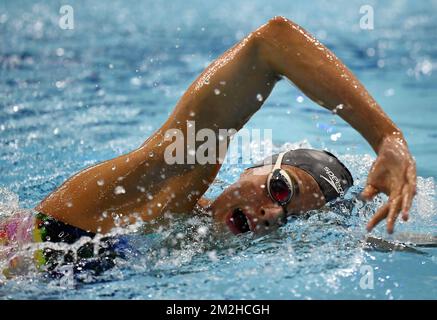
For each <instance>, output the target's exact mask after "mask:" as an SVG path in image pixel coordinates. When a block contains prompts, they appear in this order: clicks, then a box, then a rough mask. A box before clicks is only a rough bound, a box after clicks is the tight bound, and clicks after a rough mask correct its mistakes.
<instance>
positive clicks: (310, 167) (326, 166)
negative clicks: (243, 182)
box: [251, 149, 354, 202]
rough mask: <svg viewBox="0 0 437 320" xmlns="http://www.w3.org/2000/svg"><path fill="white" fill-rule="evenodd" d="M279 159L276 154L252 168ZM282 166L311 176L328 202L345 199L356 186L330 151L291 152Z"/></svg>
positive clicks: (346, 170) (297, 150) (284, 158)
mask: <svg viewBox="0 0 437 320" xmlns="http://www.w3.org/2000/svg"><path fill="white" fill-rule="evenodd" d="M277 158H278V154H275V155H273V156H271V157H268V158H266V159H265V160H264V161H263V162H262V163H258V164H255V165H254V166H252V167H251V168H255V167H262V166H264V165H271V164H274V163H275V162H276V159H277ZM282 164H288V165H290V166H294V167H297V168H299V169H302V170H304V171H306V172H307V173H308V174H310V175H311V176H312V177H313V178H314V179H315V180H316V181H317V183H318V184H319V187H320V189H321V190H322V193H323V195H324V196H325V200H326V202H329V201H331V200H334V199H336V198H338V197H341V198H343V197H344V195H345V193H346V191H347V190H348V189H349V188H350V187H351V186H352V185H353V184H354V180H353V178H352V174H351V173H350V171H349V170H348V169H347V168H346V166H345V165H344V164H343V163H341V162H340V160H338V158H337V157H336V156H334V155H333V154H332V153H330V152H328V151H324V150H323V151H320V150H314V149H296V150H290V151H288V152H286V153H285V154H284V157H283V158H282Z"/></svg>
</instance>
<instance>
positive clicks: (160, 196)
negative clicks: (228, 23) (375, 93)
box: [0, 17, 416, 244]
mask: <svg viewBox="0 0 437 320" xmlns="http://www.w3.org/2000/svg"><path fill="white" fill-rule="evenodd" d="M282 78H287V79H288V80H290V81H291V82H292V83H294V84H295V85H296V86H297V87H298V88H299V89H300V90H302V92H303V93H304V94H305V95H307V96H308V97H309V98H311V99H312V100H313V101H315V102H316V103H318V104H319V105H320V106H322V107H324V108H326V109H328V110H331V111H334V110H335V111H336V113H337V115H339V116H340V117H341V118H343V119H344V120H345V121H346V122H348V123H349V124H350V125H351V126H352V127H353V128H354V129H356V130H357V131H358V132H359V133H360V134H361V135H362V136H363V137H364V138H365V139H366V140H367V142H368V143H369V144H370V145H371V147H372V148H373V150H374V151H375V152H376V154H377V158H376V160H375V162H374V163H373V165H372V168H371V170H370V172H369V175H368V179H367V182H366V186H365V188H364V190H363V191H362V193H361V195H360V198H361V199H362V200H366V201H369V200H371V199H372V198H374V197H375V196H376V195H377V194H379V193H384V194H386V195H388V197H389V199H388V202H387V203H385V204H383V205H382V206H381V207H380V208H379V209H378V210H377V212H376V213H375V214H374V215H373V217H372V218H371V219H370V221H369V222H368V224H367V230H368V231H371V230H372V229H373V228H374V227H375V226H376V225H377V224H378V223H380V222H381V221H383V220H384V219H386V220H387V232H388V233H393V230H394V225H395V222H396V220H397V219H398V216H399V215H401V216H402V219H403V220H405V221H407V220H408V215H409V210H410V207H411V203H412V201H413V197H414V195H415V193H416V167H415V162H414V160H413V158H412V156H411V154H410V151H409V149H408V146H407V142H406V141H405V138H404V136H403V134H402V132H401V130H400V129H399V128H398V127H397V126H396V125H395V124H394V123H393V121H392V120H391V119H390V118H389V117H388V116H387V115H386V114H385V113H384V111H383V110H382V109H381V107H380V106H379V105H378V103H377V102H376V101H375V100H374V99H373V98H372V96H371V95H370V94H369V92H367V90H366V89H365V88H364V86H363V85H362V84H361V83H360V82H359V80H358V79H357V78H356V77H355V76H354V75H353V74H352V72H351V71H350V70H349V69H348V68H347V67H346V66H345V65H344V64H343V63H342V62H341V61H340V60H339V59H338V58H337V57H336V56H335V55H334V54H333V53H332V52H331V51H330V50H329V49H327V48H326V47H325V46H324V45H323V44H321V43H320V42H319V41H317V40H316V39H315V38H314V37H313V36H312V35H310V34H309V33H308V32H307V31H305V30H304V29H303V28H302V27H300V26H298V25H297V24H295V23H293V22H292V21H290V20H288V19H286V18H283V17H274V18H273V19H271V20H270V21H268V22H267V23H266V24H264V25H262V26H261V27H259V28H258V29H257V30H255V31H253V32H252V33H250V34H249V35H248V36H247V37H245V38H244V39H243V40H241V41H240V42H239V43H237V44H236V45H235V46H233V47H232V48H230V49H229V50H228V51H226V52H225V53H224V54H223V55H222V56H220V57H219V58H218V59H217V60H215V61H214V62H212V63H211V64H210V65H209V66H208V67H207V68H206V69H205V70H204V71H203V72H202V74H200V75H199V77H198V78H197V79H196V80H195V81H194V82H193V83H192V84H191V86H190V87H189V88H188V89H187V91H186V92H185V93H184V94H183V96H182V97H181V99H180V100H179V101H178V103H177V105H176V107H175V109H174V110H173V112H172V113H171V115H170V116H169V117H168V119H167V121H166V122H165V123H164V124H163V125H162V126H161V127H160V128H159V129H158V130H156V132H155V133H153V134H152V136H150V137H149V138H148V139H147V140H146V141H145V142H144V143H143V144H142V145H141V146H140V147H139V148H137V149H135V150H133V151H132V152H129V153H127V154H124V155H121V156H119V157H117V158H115V159H111V160H107V161H104V162H102V163H99V164H96V165H94V166H91V167H89V168H86V169H84V170H82V171H80V172H79V173H77V174H75V175H74V176H72V177H70V178H69V179H68V180H67V181H65V182H64V183H63V184H62V185H61V186H59V187H58V188H57V189H56V190H55V191H53V192H52V193H50V194H49V195H48V196H47V197H46V198H45V199H44V200H43V201H42V202H41V203H39V204H38V205H37V206H36V207H35V211H36V212H38V215H37V216H36V217H34V218H32V219H31V220H29V221H27V220H26V225H27V226H28V227H27V228H25V227H23V226H19V223H17V219H15V220H14V219H12V220H13V221H15V222H13V223H12V224H8V223H3V226H0V239H3V240H0V243H2V242H3V243H6V244H7V243H8V242H11V241H13V239H15V240H16V239H17V233H19V232H21V233H26V232H25V231H26V230H27V231H29V230H30V229H32V234H33V235H32V236H31V237H33V240H34V241H49V242H67V243H73V242H74V241H76V240H77V239H79V238H80V237H83V236H88V237H91V238H92V237H94V236H95V235H96V234H106V233H108V232H110V231H111V229H113V228H114V227H120V226H121V227H125V226H128V225H130V224H133V223H135V222H137V221H138V220H141V221H146V222H147V221H151V220H154V219H157V218H159V217H161V216H163V215H164V214H165V213H167V212H170V213H172V214H179V213H187V212H195V211H196V210H195V208H196V207H203V208H205V209H206V210H208V211H209V212H210V213H211V214H212V216H213V218H214V220H215V221H216V223H217V225H219V226H222V228H223V229H224V230H228V231H231V232H232V233H233V234H239V233H245V232H253V233H255V234H258V233H264V232H266V231H268V230H271V229H273V228H274V227H275V226H277V225H280V224H281V223H282V222H283V221H284V220H285V219H286V217H287V216H290V215H300V214H303V213H305V212H306V211H308V210H312V209H318V208H321V207H323V206H324V205H325V204H327V203H328V202H330V201H333V200H335V199H337V198H340V197H342V196H343V195H344V194H345V193H346V192H347V190H348V189H349V188H350V187H351V186H352V184H353V178H352V175H351V173H350V172H349V170H348V169H347V168H346V167H345V166H344V165H343V164H342V163H341V162H340V161H339V160H338V159H337V158H336V157H335V156H334V155H333V154H331V153H328V152H326V151H318V150H311V149H297V150H288V151H287V152H283V153H280V154H278V155H275V156H273V157H271V161H265V162H263V163H262V164H257V165H255V166H253V167H251V168H248V169H246V170H245V171H244V172H243V173H242V175H241V177H240V179H239V180H238V181H236V182H235V183H234V184H232V185H231V186H229V187H228V188H227V189H225V190H224V192H223V193H222V194H221V195H220V196H219V197H218V198H217V199H215V201H209V200H207V199H205V198H203V197H202V196H203V194H204V193H205V192H206V191H207V189H208V188H209V187H210V185H211V184H212V183H213V182H214V179H215V177H216V175H217V173H218V171H219V169H220V167H221V161H219V160H218V161H216V163H213V164H209V163H207V164H200V163H197V162H195V163H189V161H187V160H188V156H189V155H188V154H185V155H184V159H185V160H186V161H184V163H183V164H168V163H167V162H166V159H165V157H166V149H167V148H168V147H169V145H170V144H172V143H173V141H171V139H166V133H168V132H171V131H172V130H180V132H182V133H183V134H184V135H185V140H184V141H187V140H188V139H187V136H186V135H187V126H188V122H187V121H195V126H196V129H197V130H200V129H204V128H208V129H211V130H213V131H214V132H215V133H216V135H215V136H216V137H219V130H220V129H226V130H229V129H235V130H239V129H241V128H242V127H243V126H244V125H245V124H246V123H247V121H249V119H250V118H251V117H252V116H253V115H254V114H255V113H256V112H257V111H258V110H259V109H260V108H261V106H262V105H263V103H264V102H265V100H266V99H267V98H268V96H269V94H270V92H271V91H272V89H273V87H274V86H275V84H276V83H277V82H278V81H279V80H280V79H282ZM224 140H226V141H223V139H222V140H221V139H219V138H217V140H216V148H217V150H218V149H219V148H221V147H223V145H225V146H227V142H229V137H227V139H224ZM185 143H186V142H185ZM114 217H116V219H114ZM23 228H24V229H25V231H23ZM20 230H21V231H20ZM11 239H12V240H11Z"/></svg>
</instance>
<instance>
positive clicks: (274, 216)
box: [211, 149, 353, 234]
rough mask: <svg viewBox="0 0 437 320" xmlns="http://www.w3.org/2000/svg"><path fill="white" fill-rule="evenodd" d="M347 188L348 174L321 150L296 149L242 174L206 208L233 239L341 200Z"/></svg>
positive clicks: (334, 158)
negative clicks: (237, 235) (290, 216)
mask: <svg viewBox="0 0 437 320" xmlns="http://www.w3.org/2000/svg"><path fill="white" fill-rule="evenodd" d="M352 185H353V178H352V175H351V173H350V172H349V170H348V169H347V168H346V167H345V166H344V164H343V163H341V162H340V160H338V159H337V157H335V156H334V155H333V154H331V153H329V152H327V151H319V150H313V149H297V150H290V151H288V152H284V153H280V154H277V155H274V156H272V157H269V158H268V159H266V160H264V161H263V162H262V163H260V164H256V165H254V166H252V167H250V168H248V169H246V170H245V171H244V172H243V173H242V174H241V176H240V179H239V180H238V181H237V182H235V183H234V184H232V185H231V186H229V187H228V188H227V189H226V190H224V192H223V193H222V194H221V195H220V196H219V197H218V198H217V199H216V200H215V201H214V202H213V203H212V205H211V210H212V212H213V215H214V217H215V219H216V221H219V222H220V223H222V224H224V225H226V226H227V228H228V229H230V231H231V232H233V233H234V234H239V233H245V232H249V231H252V232H254V233H265V232H266V231H268V230H271V229H274V228H275V227H277V226H279V225H281V224H283V223H284V222H285V220H286V218H287V216H289V215H300V214H303V213H305V212H307V211H309V210H313V209H318V208H321V207H322V206H324V205H325V204H326V203H328V202H330V201H333V200H335V199H338V198H342V197H343V196H344V194H345V192H346V191H347V190H348V189H349V188H350V187H351V186H352Z"/></svg>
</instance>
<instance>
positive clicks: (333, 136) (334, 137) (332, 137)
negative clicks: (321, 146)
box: [331, 132, 341, 141]
mask: <svg viewBox="0 0 437 320" xmlns="http://www.w3.org/2000/svg"><path fill="white" fill-rule="evenodd" d="M340 138H341V132H337V133H333V134H331V140H332V141H337V140H338V139H340Z"/></svg>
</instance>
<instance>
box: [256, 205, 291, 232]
mask: <svg viewBox="0 0 437 320" xmlns="http://www.w3.org/2000/svg"><path fill="white" fill-rule="evenodd" d="M257 219H258V223H257V229H269V228H271V227H274V226H279V225H281V224H283V222H284V221H283V220H284V219H285V216H284V209H282V207H281V206H279V205H277V206H262V207H260V208H259V211H258V216H257Z"/></svg>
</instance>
